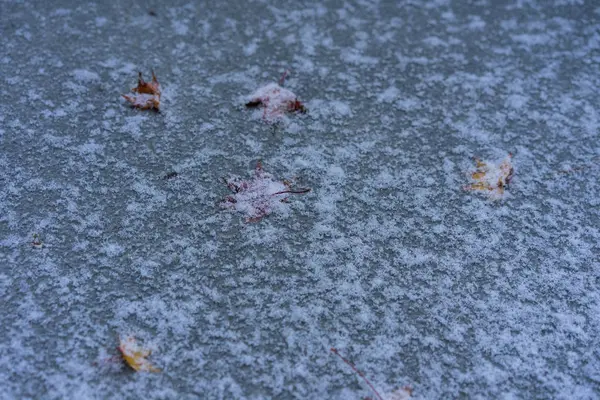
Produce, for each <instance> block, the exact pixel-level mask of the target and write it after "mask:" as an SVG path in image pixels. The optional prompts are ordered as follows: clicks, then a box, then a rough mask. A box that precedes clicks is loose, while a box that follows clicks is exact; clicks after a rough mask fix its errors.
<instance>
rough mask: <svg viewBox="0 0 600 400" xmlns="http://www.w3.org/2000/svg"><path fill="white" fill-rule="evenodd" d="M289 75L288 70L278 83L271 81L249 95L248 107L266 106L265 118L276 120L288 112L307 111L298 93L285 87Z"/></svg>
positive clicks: (269, 120)
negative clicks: (284, 83)
mask: <svg viewBox="0 0 600 400" xmlns="http://www.w3.org/2000/svg"><path fill="white" fill-rule="evenodd" d="M286 76H287V71H286V72H285V73H284V74H283V76H282V77H281V79H280V80H279V84H277V83H269V84H267V85H265V86H263V87H261V88H259V89H258V90H256V91H255V92H254V93H252V94H251V95H250V96H249V99H248V102H247V103H246V107H258V106H262V107H263V108H264V112H263V120H265V121H267V122H275V121H277V120H279V119H281V118H282V117H283V115H284V114H285V113H286V112H295V111H299V112H301V113H305V112H306V111H307V110H306V107H304V105H303V104H302V103H301V102H300V101H299V100H298V98H297V97H296V95H295V94H294V93H293V92H292V91H290V90H288V89H285V88H283V87H282V86H283V82H284V80H285V77H286Z"/></svg>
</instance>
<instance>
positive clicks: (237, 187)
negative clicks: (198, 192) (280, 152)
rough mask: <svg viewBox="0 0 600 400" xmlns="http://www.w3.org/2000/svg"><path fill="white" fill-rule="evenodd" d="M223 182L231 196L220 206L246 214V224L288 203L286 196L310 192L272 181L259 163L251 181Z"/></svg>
mask: <svg viewBox="0 0 600 400" xmlns="http://www.w3.org/2000/svg"><path fill="white" fill-rule="evenodd" d="M224 181H225V184H226V185H227V187H228V188H229V189H230V190H231V191H232V192H233V194H232V195H229V196H227V197H226V198H225V200H224V201H223V202H222V203H221V204H222V206H223V207H225V208H228V209H232V210H236V211H239V212H242V213H244V214H246V216H247V218H246V222H258V221H260V220H261V219H262V218H263V217H265V216H267V215H269V214H271V213H272V212H273V211H275V210H277V208H278V207H280V206H281V204H282V203H286V202H287V201H288V196H287V195H288V194H302V193H308V192H310V189H298V190H293V189H292V188H291V186H292V184H291V182H289V181H285V180H284V181H277V180H275V179H273V176H272V175H271V174H269V173H268V172H266V171H265V170H263V168H262V163H261V162H260V161H259V162H258V163H257V164H256V168H255V170H254V177H253V178H252V179H249V180H243V179H240V178H231V179H224Z"/></svg>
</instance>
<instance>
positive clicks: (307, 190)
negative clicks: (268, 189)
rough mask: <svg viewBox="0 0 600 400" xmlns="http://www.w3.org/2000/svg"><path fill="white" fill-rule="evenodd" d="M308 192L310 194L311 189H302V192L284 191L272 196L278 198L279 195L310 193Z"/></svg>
mask: <svg viewBox="0 0 600 400" xmlns="http://www.w3.org/2000/svg"><path fill="white" fill-rule="evenodd" d="M308 192H310V188H309V189H300V190H282V191H281V192H277V193H273V194H272V195H271V196H276V195H278V194H286V193H291V194H303V193H308Z"/></svg>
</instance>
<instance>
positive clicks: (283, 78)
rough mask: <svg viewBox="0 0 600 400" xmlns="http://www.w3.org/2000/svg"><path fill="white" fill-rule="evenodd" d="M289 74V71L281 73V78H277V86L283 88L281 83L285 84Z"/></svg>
mask: <svg viewBox="0 0 600 400" xmlns="http://www.w3.org/2000/svg"><path fill="white" fill-rule="evenodd" d="M289 72H290V71H289V70H287V69H286V70H285V72H284V73H283V75H281V78H279V86H283V83H284V82H285V78H286V77H287V75H288V73H289Z"/></svg>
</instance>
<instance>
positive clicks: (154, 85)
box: [121, 71, 160, 111]
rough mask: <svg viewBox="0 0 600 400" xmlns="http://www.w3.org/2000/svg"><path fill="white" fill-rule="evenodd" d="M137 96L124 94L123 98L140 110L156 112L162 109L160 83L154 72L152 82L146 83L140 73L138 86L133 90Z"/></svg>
mask: <svg viewBox="0 0 600 400" xmlns="http://www.w3.org/2000/svg"><path fill="white" fill-rule="evenodd" d="M131 91H132V92H133V93H135V94H133V95H126V94H122V95H121V96H123V98H125V100H127V101H128V102H130V103H131V106H132V107H134V108H139V109H140V110H156V111H159V109H160V83H158V79H156V75H155V74H154V71H152V82H146V81H144V78H143V77H142V73H141V72H140V73H139V78H138V85H137V86H136V87H134V88H133V89H131Z"/></svg>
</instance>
